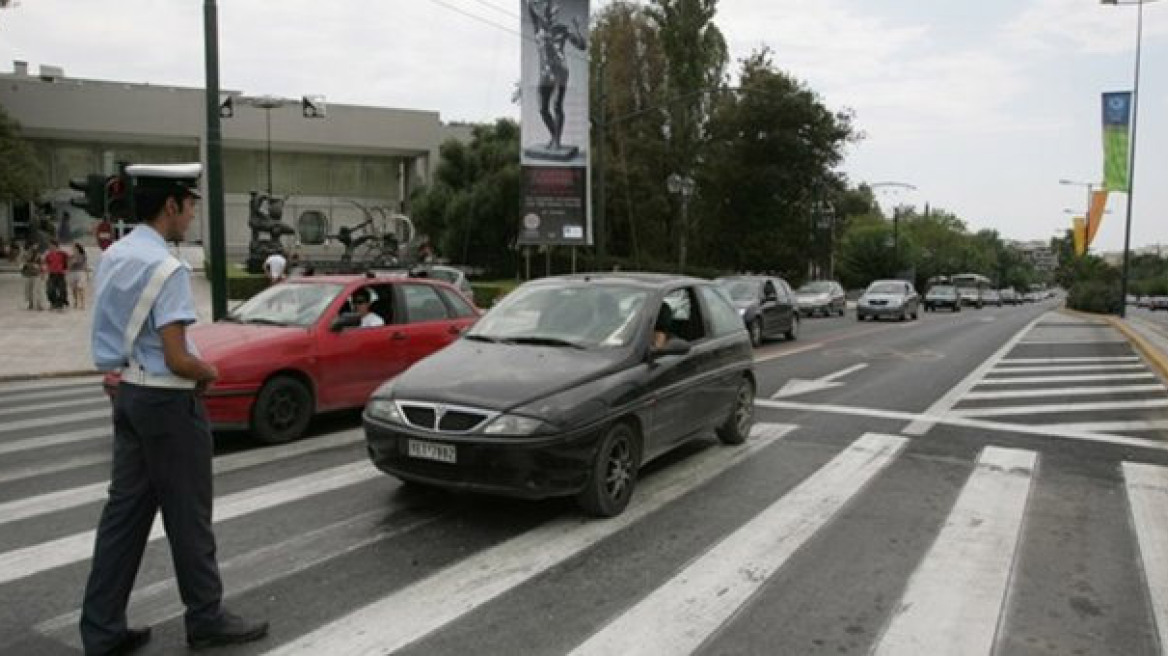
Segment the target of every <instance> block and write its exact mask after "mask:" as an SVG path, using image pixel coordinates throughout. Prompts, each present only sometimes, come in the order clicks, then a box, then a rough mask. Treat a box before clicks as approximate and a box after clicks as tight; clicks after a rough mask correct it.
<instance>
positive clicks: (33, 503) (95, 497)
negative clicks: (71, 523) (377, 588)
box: [0, 429, 365, 526]
mask: <svg viewBox="0 0 1168 656" xmlns="http://www.w3.org/2000/svg"><path fill="white" fill-rule="evenodd" d="M364 439H365V434H364V432H362V431H361V430H360V429H355V430H348V431H344V432H341V433H337V434H334V435H329V436H327V437H320V438H315V439H310V440H302V441H300V442H293V443H292V444H285V445H281V446H277V447H268V448H266V449H255V450H252V451H246V452H243V453H235V454H232V455H229V456H222V457H219V458H216V459H215V460H214V462H213V463H212V468H213V472H214V473H215V474H226V473H228V472H233V471H237V470H240V469H246V468H248V467H254V466H256V465H260V464H266V463H273V462H277V461H280V460H285V459H288V458H294V457H296V456H301V455H305V454H308V453H315V452H317V451H324V450H327V449H332V448H336V447H340V446H345V445H348V444H354V443H356V442H360V441H363V440H364ZM108 486H109V482H108V481H102V482H100V483H93V484H90V485H82V486H80V487H74V488H69V489H67V490H57V491H56V492H49V493H47V494H40V495H37V496H33V497H26V498H24V499H18V500H16V501H10V502H8V503H0V526H3V525H4V524H8V523H9V522H15V521H18V520H21V519H28V518H29V517H37V516H40V515H47V514H49V513H52V512H58V511H61V510H66V509H68V508H76V507H77V506H82V505H85V504H87V503H95V502H97V501H101V500H102V499H104V498H105V497H106V488H107V487H108Z"/></svg>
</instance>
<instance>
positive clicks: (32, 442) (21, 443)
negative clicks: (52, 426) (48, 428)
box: [0, 412, 113, 455]
mask: <svg viewBox="0 0 1168 656" xmlns="http://www.w3.org/2000/svg"><path fill="white" fill-rule="evenodd" d="M105 414H106V415H108V414H109V412H106V413H105ZM112 435H113V426H112V425H111V426H104V427H102V428H85V429H82V430H75V431H69V432H68V433H54V434H52V435H45V436H42V437H26V438H24V439H23V440H13V441H12V442H7V443H4V444H0V455H3V454H6V453H17V452H20V451H31V450H33V449H43V448H45V447H49V446H57V445H58V444H70V443H72V442H84V441H86V440H98V439H101V438H107V439H110V438H111V436H112Z"/></svg>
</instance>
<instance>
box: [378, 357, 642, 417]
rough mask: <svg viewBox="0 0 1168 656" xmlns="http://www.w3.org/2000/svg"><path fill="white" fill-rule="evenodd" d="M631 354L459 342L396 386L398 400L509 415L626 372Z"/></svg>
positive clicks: (412, 370)
mask: <svg viewBox="0 0 1168 656" xmlns="http://www.w3.org/2000/svg"><path fill="white" fill-rule="evenodd" d="M629 358H630V351H629V350H628V349H588V350H581V349H576V348H571V347H554V346H534V345H528V344H503V343H498V344H495V343H489V342H479V341H475V340H470V339H460V340H458V341H456V342H454V343H453V344H451V345H450V346H448V347H446V348H445V349H442V350H441V351H438V352H437V353H434V354H433V355H430V356H429V357H427V358H425V359H423V360H421V361H419V362H418V363H416V364H415V365H414V366H412V367H410V368H409V369H408V370H406V372H405V373H403V374H401V375H400V376H398V377H397V378H396V379H395V380H394V381H393V396H394V398H397V399H409V400H414V401H431V402H440V403H449V404H453V405H466V406H472V407H479V408H486V409H492V410H500V411H508V410H511V409H513V408H516V407H519V406H522V405H527V404H530V403H532V402H533V401H536V400H538V399H540V398H543V397H547V396H550V395H553V394H556V393H558V392H561V391H563V390H566V389H569V388H571V387H576V386H579V385H583V384H585V383H588V382H590V381H593V380H596V379H598V378H601V377H603V376H606V375H608V374H610V373H612V372H614V371H618V370H620V369H623V368H626V367H627V366H628V361H629Z"/></svg>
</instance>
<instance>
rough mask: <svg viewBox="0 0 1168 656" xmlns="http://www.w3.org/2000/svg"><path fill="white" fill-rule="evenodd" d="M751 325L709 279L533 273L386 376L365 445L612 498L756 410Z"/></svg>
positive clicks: (452, 475)
mask: <svg viewBox="0 0 1168 656" xmlns="http://www.w3.org/2000/svg"><path fill="white" fill-rule="evenodd" d="M751 351H752V349H751V345H750V337H749V336H748V334H747V332H746V331H745V330H743V326H742V322H741V319H740V318H739V316H738V313H737V312H736V311H735V310H734V308H733V306H731V305H730V303H729V302H728V301H727V299H726V297H725V295H724V294H723V293H722V291H721V290H719V289H718V288H717V287H715V285H714V284H713V283H711V282H709V281H704V280H698V279H694V278H685V277H677V276H667V275H658V274H632V273H630V274H618V273H612V274H590V275H575V276H563V277H553V278H544V279H542V280H537V281H532V282H528V283H526V284H524V285H522V286H520V287H518V288H517V289H515V290H514V291H513V292H511V293H510V294H508V295H507V296H506V297H504V299H503V300H502V301H501V302H500V303H499V304H498V305H497V306H495V307H494V308H492V309H491V310H490V312H488V313H487V314H486V315H485V316H483V317H482V318H481V319H479V321H478V323H476V324H475V326H474V327H473V328H472V329H471V330H470V331H468V332H467V333H466V335H465V336H464V337H463V338H462V339H460V340H458V341H457V342H455V343H453V344H451V345H450V346H448V347H447V348H445V349H443V350H442V351H439V352H437V353H435V354H433V355H431V356H429V357H427V358H425V359H424V360H422V361H420V362H418V363H417V364H415V365H414V366H413V367H411V368H410V369H408V370H407V371H406V372H405V373H403V374H401V375H399V376H398V377H396V378H394V379H392V380H390V381H389V382H387V383H385V384H384V385H383V386H382V387H381V388H380V389H378V390H377V391H376V392H374V394H373V396H372V397H371V398H370V401H369V403H368V405H367V406H366V409H365V415H364V423H365V434H366V439H367V442H368V450H369V457H370V459H371V460H372V461H373V463H374V464H375V465H376V466H377V467H378V468H380V469H381V470H382V471H384V472H387V473H389V474H392V475H393V476H396V477H398V478H400V479H402V480H404V481H408V482H413V483H419V484H423V485H433V486H437V487H443V488H450V489H462V490H471V491H479V492H486V493H492V494H502V495H509V496H519V497H524V498H531V499H538V498H544V497H552V496H569V495H576V498H577V500H578V502H579V503H580V505H581V506H582V507H583V508H584V509H585V510H587V511H588V512H590V513H592V514H595V515H599V516H613V515H617V514H619V513H620V512H621V511H622V510H624V508H625V506H626V505H627V504H628V502H629V498H630V497H631V495H632V492H633V487H634V485H635V484H636V480H637V472H638V470H639V469H640V467H641V466H643V465H644V464H645V463H647V462H649V461H650V460H652V459H654V458H656V457H658V456H660V455H662V454H664V453H666V452H667V451H669V450H671V449H673V448H674V447H676V446H678V445H680V444H681V443H682V442H685V441H687V440H689V439H691V438H695V437H700V436H702V435H706V434H708V432H709V431H710V430H716V432H717V434H718V436H719V437H720V438H721V440H722V441H723V442H725V443H728V444H739V443H741V442H743V441H744V440H745V439H746V437H747V435H748V433H749V431H750V428H751V425H752V422H753V410H754V395H755V377H754V370H753V359H752V353H751Z"/></svg>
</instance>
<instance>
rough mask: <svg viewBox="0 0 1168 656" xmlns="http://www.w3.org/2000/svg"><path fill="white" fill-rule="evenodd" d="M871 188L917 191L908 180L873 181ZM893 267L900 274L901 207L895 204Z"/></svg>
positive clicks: (894, 273)
mask: <svg viewBox="0 0 1168 656" xmlns="http://www.w3.org/2000/svg"><path fill="white" fill-rule="evenodd" d="M868 187H869V188H870V189H892V190H894V191H900V190H904V189H907V190H909V191H916V189H917V188H916V187H915V186H913V185H911V184H909V183H907V182H873V183H872V184H870V185H868ZM892 268H893V269H896V271H893V275H900V207H899V206H893V208H892Z"/></svg>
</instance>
